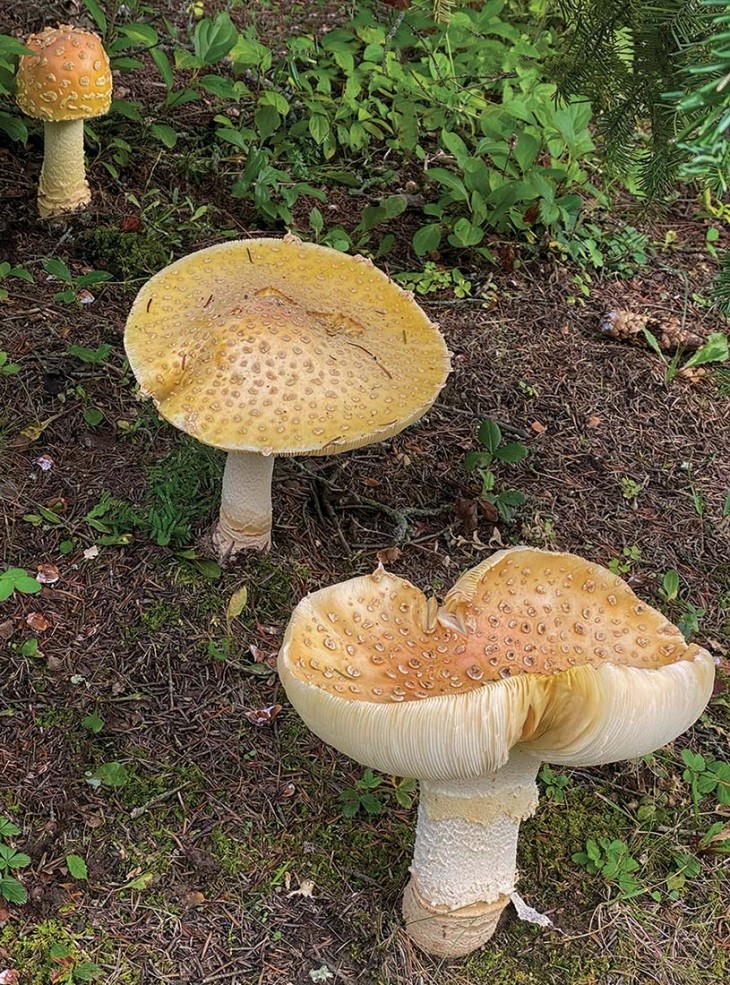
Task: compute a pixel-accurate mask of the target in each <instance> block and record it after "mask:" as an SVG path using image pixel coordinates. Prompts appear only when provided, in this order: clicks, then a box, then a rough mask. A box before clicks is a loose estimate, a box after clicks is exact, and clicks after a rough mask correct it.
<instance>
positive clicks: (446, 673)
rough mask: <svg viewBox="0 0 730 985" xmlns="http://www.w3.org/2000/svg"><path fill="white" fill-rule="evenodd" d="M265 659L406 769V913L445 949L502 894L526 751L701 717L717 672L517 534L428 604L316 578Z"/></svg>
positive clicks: (315, 714)
mask: <svg viewBox="0 0 730 985" xmlns="http://www.w3.org/2000/svg"><path fill="white" fill-rule="evenodd" d="M278 670H279V675H280V677H281V680H282V683H283V685H284V688H285V690H286V693H287V695H288V697H289V700H290V701H291V703H292V704H293V705H294V707H295V709H296V710H297V711H298V713H299V714H300V715H301V717H302V718H303V719H304V721H305V723H306V724H307V725H308V727H309V728H310V729H311V730H312V731H313V732H315V733H316V734H317V735H318V736H320V738H322V739H324V741H325V742H328V743H329V744H330V745H332V746H334V747H335V748H336V749H338V750H340V751H341V752H344V753H346V754H347V755H348V756H350V757H351V758H352V759H355V760H356V761H357V762H359V763H362V764H364V765H366V766H370V767H373V768H375V769H378V770H382V771H383V772H385V773H390V774H395V775H398V776H406V777H415V778H417V779H418V780H419V781H420V805H419V811H418V824H417V830H416V843H415V849H414V855H413V864H412V866H411V879H410V882H409V883H408V886H407V888H406V891H405V896H404V900H403V914H404V917H405V921H406V927H407V930H408V932H409V934H410V936H411V937H412V938H413V940H414V941H415V942H416V943H417V944H418V945H419V946H420V947H422V948H423V949H424V950H426V951H430V952H432V953H434V954H442V955H449V956H458V955H463V954H467V953H469V952H470V951H472V950H474V949H475V948H477V947H479V946H480V945H481V944H483V943H484V942H485V941H486V940H488V939H489V938H490V937H491V935H492V934H493V932H494V930H495V927H496V925H497V921H498V920H499V916H500V914H501V912H502V910H503V909H504V907H505V906H506V905H507V903H508V901H509V898H510V895H511V894H512V893H513V891H514V888H515V882H516V879H517V871H516V852H517V838H518V834H519V827H520V822H521V821H522V820H523V819H524V818H526V817H529V816H530V815H531V814H532V813H533V812H534V810H535V808H536V807H537V800H538V795H537V787H536V784H535V777H536V774H537V771H538V768H539V766H540V763H541V761H543V760H545V761H547V762H550V763H560V764H563V765H566V766H595V765H598V764H600V763H610V762H614V761H616V760H621V759H630V758H634V757H636V756H641V755H644V754H645V753H648V752H651V751H652V750H654V749H657V748H659V747H660V746H662V745H664V744H665V743H667V742H669V741H670V740H672V739H674V738H675V737H676V736H677V735H679V734H680V733H681V732H683V731H684V730H685V729H686V728H688V727H689V726H690V725H691V724H692V723H693V722H694V721H695V720H696V719H697V718H698V716H699V715H700V714H701V712H702V710H703V709H704V707H705V705H706V704H707V701H708V700H709V697H710V694H711V692H712V684H713V679H714V664H713V661H712V657H711V656H710V654H709V653H708V652H707V651H706V650H703V649H701V648H700V647H698V646H696V645H693V644H692V645H688V644H687V643H686V642H685V640H684V638H683V636H682V634H681V633H680V631H679V630H678V629H677V628H676V627H675V626H673V625H671V623H669V622H667V620H666V619H665V618H664V616H662V614H661V613H660V612H658V611H657V610H655V609H653V608H651V607H650V606H648V605H646V604H645V603H644V602H641V601H640V600H639V599H638V598H637V597H636V596H635V595H634V593H633V592H632V591H631V589H630V588H629V587H628V586H627V585H626V584H625V583H624V582H623V581H622V580H621V579H620V578H619V577H618V576H616V575H614V574H612V573H611V572H610V571H607V570H605V569H604V568H601V567H600V566H598V565H596V564H592V563H589V562H587V561H584V560H582V559H581V558H579V557H575V556H574V555H571V554H553V553H549V552H546V551H539V550H532V549H529V548H521V547H520V548H513V549H510V550H506V551H500V552H499V553H497V554H495V555H493V556H492V557H490V558H489V559H488V560H487V561H484V562H483V563H482V564H480V565H478V566H477V567H476V568H472V569H471V570H470V571H467V572H466V573H465V574H464V575H462V577H461V578H460V579H459V580H458V581H457V582H456V584H455V585H454V586H453V588H452V589H451V590H450V591H449V592H448V594H447V595H446V597H445V599H444V602H443V604H442V605H441V606H439V605H438V604H437V603H436V601H435V600H434V599H428V600H427V599H426V598H425V596H424V595H423V594H422V593H421V592H420V591H419V590H418V589H417V588H415V587H414V586H413V585H412V584H410V583H409V582H407V581H404V580H403V579H402V578H397V577H395V576H393V575H390V574H388V573H386V572H385V571H384V570H382V568H381V569H379V570H378V571H376V572H375V574H373V575H370V576H368V577H361V578H354V579H352V580H350V581H345V582H343V583H341V584H339V585H334V586H332V587H330V588H324V589H322V590H321V591H318V592H315V593H313V594H312V595H310V596H308V597H306V598H304V599H303V600H302V601H301V602H300V603H299V605H298V606H297V608H296V609H295V611H294V614H293V616H292V619H291V622H290V623H289V626H288V628H287V631H286V635H285V638H284V644H283V646H282V649H281V652H280V654H279V660H278Z"/></svg>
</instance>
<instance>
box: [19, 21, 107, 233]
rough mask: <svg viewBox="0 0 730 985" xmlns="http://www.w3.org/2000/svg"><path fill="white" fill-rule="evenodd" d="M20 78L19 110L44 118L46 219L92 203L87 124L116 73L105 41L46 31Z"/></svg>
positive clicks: (22, 64)
mask: <svg viewBox="0 0 730 985" xmlns="http://www.w3.org/2000/svg"><path fill="white" fill-rule="evenodd" d="M25 44H26V47H28V48H30V49H32V51H33V52H34V53H35V54H33V55H23V56H21V58H20V60H19V62H18V71H17V74H16V77H15V86H16V99H17V102H18V106H20V109H21V110H22V111H23V113H25V114H26V116H32V117H34V118H35V119H38V120H43V129H44V157H43V168H42V169H41V177H40V182H39V185H38V211H39V212H40V214H41V216H42V217H43V218H50V217H52V216H55V215H59V214H62V213H64V212H74V211H76V210H77V209H82V208H84V206H86V205H88V204H89V202H90V201H91V191H90V189H89V185H88V182H87V180H86V172H85V168H84V120H86V119H90V118H91V117H94V116H103V115H104V114H105V113H107V112H108V111H109V106H110V105H111V98H112V74H111V69H110V67H109V58H108V57H107V54H106V52H105V51H104V47H103V45H102V43H101V39H100V38H99V37H98V36H97V35H96V34H93V33H92V32H90V31H82V30H80V29H78V28H76V27H72V26H71V25H69V24H63V25H61V26H60V27H47V28H45V29H44V30H43V31H41V32H40V34H32V35H31V36H30V37H29V38H28V40H27V41H26V42H25Z"/></svg>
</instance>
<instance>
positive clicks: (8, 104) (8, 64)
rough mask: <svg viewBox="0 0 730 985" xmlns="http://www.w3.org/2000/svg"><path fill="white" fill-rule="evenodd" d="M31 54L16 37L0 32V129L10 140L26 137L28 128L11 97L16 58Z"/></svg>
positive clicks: (21, 139) (12, 94) (13, 89)
mask: <svg viewBox="0 0 730 985" xmlns="http://www.w3.org/2000/svg"><path fill="white" fill-rule="evenodd" d="M31 54H33V52H32V51H31V50H30V48H26V47H25V45H24V44H21V42H20V41H18V39H17V38H12V37H10V36H9V35H8V34H0V131H2V132H3V133H6V134H7V135H8V137H10V139H11V140H18V141H20V142H21V143H23V144H24V143H25V142H26V140H27V139H28V128H27V127H26V125H25V123H24V122H23V117H22V116H21V114H20V113H19V112H18V109H17V107H16V106H15V100H14V99H13V96H14V94H15V71H16V68H17V63H18V58H19V57H20V56H21V55H31Z"/></svg>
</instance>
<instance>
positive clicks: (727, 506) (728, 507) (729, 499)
mask: <svg viewBox="0 0 730 985" xmlns="http://www.w3.org/2000/svg"><path fill="white" fill-rule="evenodd" d="M729 516H730V491H729V492H728V494H727V496H725V502H724V503H723V504H722V518H723V520H724V519H726V518H727V517H729Z"/></svg>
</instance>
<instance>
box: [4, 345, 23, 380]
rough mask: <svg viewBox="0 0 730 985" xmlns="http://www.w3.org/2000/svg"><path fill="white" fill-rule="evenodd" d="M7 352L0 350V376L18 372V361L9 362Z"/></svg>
mask: <svg viewBox="0 0 730 985" xmlns="http://www.w3.org/2000/svg"><path fill="white" fill-rule="evenodd" d="M9 360H10V357H9V356H8V354H7V352H3V351H2V350H0V376H15V375H16V374H18V373H19V372H20V363H13V362H10V361H9Z"/></svg>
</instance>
